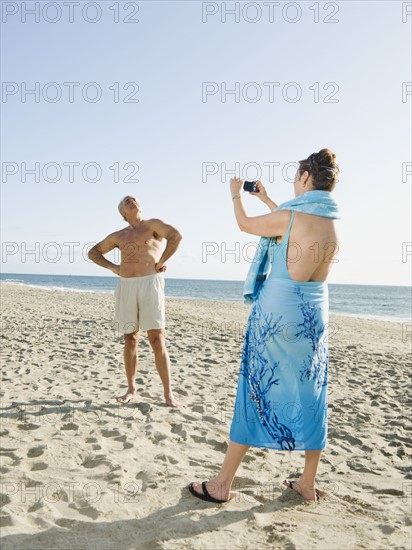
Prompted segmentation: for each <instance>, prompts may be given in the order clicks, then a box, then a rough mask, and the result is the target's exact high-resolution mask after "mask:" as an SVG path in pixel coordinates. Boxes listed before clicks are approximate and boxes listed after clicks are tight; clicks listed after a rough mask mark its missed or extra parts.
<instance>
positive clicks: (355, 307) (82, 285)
mask: <svg viewBox="0 0 412 550" xmlns="http://www.w3.org/2000/svg"><path fill="white" fill-rule="evenodd" d="M117 280H118V278H117V277H90V276H80V275H27V274H20V273H1V274H0V281H2V282H10V283H15V284H21V285H30V286H36V287H42V288H45V289H50V290H61V291H63V292H106V293H113V292H114V289H115V287H116V284H117ZM165 281H166V296H170V297H173V298H186V299H191V300H224V301H242V290H243V281H210V280H200V279H199V280H198V279H169V278H166V279H165ZM328 286H329V304H330V311H331V313H337V314H339V315H349V316H355V317H365V318H369V319H383V320H387V321H400V322H409V323H410V322H411V317H412V288H410V287H406V286H378V285H337V284H330V283H329V284H328Z"/></svg>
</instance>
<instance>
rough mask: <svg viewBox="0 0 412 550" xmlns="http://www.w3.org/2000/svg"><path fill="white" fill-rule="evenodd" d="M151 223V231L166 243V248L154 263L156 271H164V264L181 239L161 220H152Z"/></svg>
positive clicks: (173, 228)
mask: <svg viewBox="0 0 412 550" xmlns="http://www.w3.org/2000/svg"><path fill="white" fill-rule="evenodd" d="M151 222H152V223H151V225H152V227H153V231H154V232H155V233H156V234H157V235H158V236H159V237H161V238H162V239H166V241H167V243H166V248H165V249H164V251H163V254H162V256H161V258H160V260H159V261H158V262H157V263H156V271H164V270H165V269H163V267H164V264H165V263H166V261H167V260H168V259H169V258H170V257H171V256H173V254H174V253H175V252H176V250H177V248H178V246H179V244H180V241H181V240H182V238H183V237H182V235H181V234H180V233H179V231H178V230H177V229H176V228H175V227H173V226H171V225H168V224H167V223H164V222H162V220H157V219H154V220H151Z"/></svg>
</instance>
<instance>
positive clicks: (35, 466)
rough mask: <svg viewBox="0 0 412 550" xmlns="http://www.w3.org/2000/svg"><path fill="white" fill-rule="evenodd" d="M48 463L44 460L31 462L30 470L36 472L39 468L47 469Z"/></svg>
mask: <svg viewBox="0 0 412 550" xmlns="http://www.w3.org/2000/svg"><path fill="white" fill-rule="evenodd" d="M47 468H48V465H47V464H46V463H45V462H36V463H35V464H33V466H32V467H31V468H30V470H31V471H32V472H38V471H39V470H47Z"/></svg>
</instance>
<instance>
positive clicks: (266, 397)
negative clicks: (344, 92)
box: [230, 191, 339, 451]
mask: <svg viewBox="0 0 412 550" xmlns="http://www.w3.org/2000/svg"><path fill="white" fill-rule="evenodd" d="M304 195H306V197H304ZM277 210H291V211H292V212H291V219H290V223H289V227H288V229H287V232H286V234H285V235H284V236H283V238H282V241H281V243H280V244H277V243H276V242H275V239H266V240H265V239H264V240H263V243H262V240H261V242H260V245H261V249H260V250H259V248H258V251H257V253H256V255H255V261H254V264H252V267H251V270H250V272H249V277H248V279H247V280H246V283H247V284H245V301H246V302H247V303H251V302H252V304H253V305H252V309H251V312H250V315H249V320H248V324H247V327H246V333H245V340H244V344H243V351H242V358H241V365H240V371H239V379H238V388H237V394H236V401H235V408H234V414H233V419H232V423H231V428H230V439H231V441H234V442H236V443H240V444H244V445H251V446H255V447H265V448H270V449H276V450H290V451H292V450H299V451H303V450H322V449H324V448H325V447H326V441H327V384H328V332H327V329H328V326H327V325H328V320H329V296H328V286H327V283H326V282H325V281H307V282H297V281H294V280H293V279H292V278H291V277H290V275H289V273H288V270H287V259H286V258H287V254H286V253H287V250H288V244H289V236H290V230H291V227H292V224H293V220H294V213H295V211H301V212H306V213H312V214H315V215H320V216H323V215H325V216H327V217H330V218H338V217H339V216H338V209H337V205H336V203H335V201H334V200H333V199H332V197H331V196H330V193H329V192H328V191H308V192H307V193H304V194H303V195H300V196H299V197H296V198H295V199H292V201H288V202H286V203H283V204H282V205H280V206H279V207H278V208H277Z"/></svg>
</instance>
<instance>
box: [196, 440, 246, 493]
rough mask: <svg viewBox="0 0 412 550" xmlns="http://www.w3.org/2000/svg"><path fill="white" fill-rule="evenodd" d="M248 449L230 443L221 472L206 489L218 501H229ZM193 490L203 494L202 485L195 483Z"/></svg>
mask: <svg viewBox="0 0 412 550" xmlns="http://www.w3.org/2000/svg"><path fill="white" fill-rule="evenodd" d="M248 449H249V445H240V444H239V443H235V442H234V441H229V447H228V449H227V451H226V456H225V460H224V461H223V464H222V467H221V469H220V472H219V473H218V474H217V476H216V477H214V478H212V479H210V480H209V481H208V482H207V483H206V489H207V491H208V493H209V494H210V496H212V497H214V498H217V499H218V500H229V498H230V489H231V487H232V483H233V479H234V477H235V474H236V471H237V469H238V468H239V466H240V463H241V462H242V460H243V457H244V456H245V454H246V452H247V450H248ZM193 488H194V490H195V491H196V492H197V493H199V494H202V493H203V491H202V484H201V483H193Z"/></svg>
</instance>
